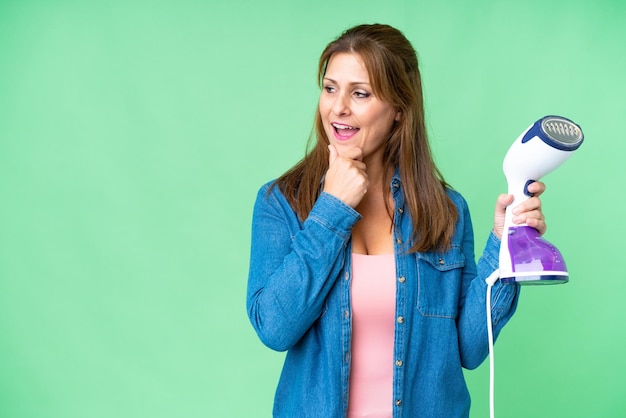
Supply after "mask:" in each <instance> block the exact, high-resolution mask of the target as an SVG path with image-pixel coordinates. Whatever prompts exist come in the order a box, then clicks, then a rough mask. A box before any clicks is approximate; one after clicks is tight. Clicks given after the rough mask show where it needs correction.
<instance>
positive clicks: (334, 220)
mask: <svg viewBox="0 0 626 418" xmlns="http://www.w3.org/2000/svg"><path fill="white" fill-rule="evenodd" d="M360 219H361V214H359V212H357V211H356V210H354V209H353V208H352V207H351V206H349V205H347V204H345V203H344V202H343V201H341V200H340V199H338V198H336V197H335V196H333V195H331V194H330V193H326V192H322V193H321V194H320V196H319V197H318V199H317V201H316V202H315V205H313V209H311V212H310V213H309V217H308V218H307V220H306V221H305V223H306V222H317V223H319V224H321V225H323V226H325V227H326V228H328V229H329V230H331V231H333V232H334V233H336V234H338V235H340V236H341V237H343V238H348V237H349V236H350V234H351V232H352V227H353V226H354V224H356V223H357V222H358V221H359V220H360Z"/></svg>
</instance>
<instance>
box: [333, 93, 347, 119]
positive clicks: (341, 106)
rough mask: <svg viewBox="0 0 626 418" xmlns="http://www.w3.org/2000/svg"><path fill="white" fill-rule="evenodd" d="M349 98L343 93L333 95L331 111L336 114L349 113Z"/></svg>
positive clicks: (343, 114)
mask: <svg viewBox="0 0 626 418" xmlns="http://www.w3.org/2000/svg"><path fill="white" fill-rule="evenodd" d="M349 99H350V98H349V97H348V96H347V95H345V94H344V93H339V94H337V95H336V96H335V101H334V102H333V107H332V111H333V113H334V114H335V115H337V116H345V115H348V114H350V100H349Z"/></svg>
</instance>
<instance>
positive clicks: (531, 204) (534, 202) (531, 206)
mask: <svg viewBox="0 0 626 418" xmlns="http://www.w3.org/2000/svg"><path fill="white" fill-rule="evenodd" d="M533 210H541V200H539V198H538V197H536V196H535V197H531V198H530V199H527V200H524V201H523V202H522V203H520V204H519V205H517V206H515V207H514V208H513V214H514V215H521V214H523V213H524V212H530V211H533Z"/></svg>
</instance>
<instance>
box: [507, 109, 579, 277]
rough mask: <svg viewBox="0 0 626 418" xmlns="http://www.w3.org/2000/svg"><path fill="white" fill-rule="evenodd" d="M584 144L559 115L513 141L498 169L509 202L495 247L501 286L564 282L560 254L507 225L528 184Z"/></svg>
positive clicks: (530, 232) (532, 232)
mask: <svg viewBox="0 0 626 418" xmlns="http://www.w3.org/2000/svg"><path fill="white" fill-rule="evenodd" d="M582 142H583V133H582V130H581V129H580V126H578V125H577V124H575V123H574V122H572V121H571V120H569V119H566V118H564V117H561V116H546V117H544V118H542V119H539V120H538V121H537V122H535V123H534V124H532V125H531V126H530V127H528V129H526V130H525V131H524V132H523V133H522V134H521V135H520V136H519V138H517V140H515V142H514V143H513V145H512V146H511V148H509V151H508V152H507V154H506V156H505V157H504V163H503V165H502V168H503V170H504V175H505V177H506V180H507V183H508V187H509V191H508V193H509V194H512V195H513V196H514V200H513V203H511V204H510V205H509V206H508V207H507V208H506V215H505V220H504V229H503V230H502V243H501V245H500V280H502V281H503V282H504V283H514V282H517V283H520V284H559V283H566V282H567V281H568V280H569V276H568V274H567V268H566V266H565V261H564V260H563V256H562V255H561V253H560V252H559V250H558V249H557V248H556V247H555V246H554V245H552V244H550V243H549V242H548V241H546V240H545V239H543V238H542V237H541V236H540V235H539V232H537V230H536V229H535V228H532V227H529V226H528V225H526V224H522V225H515V224H513V222H512V219H513V214H512V212H511V210H512V208H513V207H515V206H516V205H518V204H519V203H521V202H523V201H524V200H526V199H529V198H530V197H531V196H532V194H531V193H529V192H528V185H529V184H531V183H532V182H534V181H537V180H539V179H540V178H541V177H543V176H544V175H546V174H548V173H549V172H551V171H552V170H554V169H555V168H557V167H558V166H560V165H561V164H563V163H564V162H565V161H566V160H567V159H568V158H569V157H570V156H571V155H572V153H573V152H574V151H575V150H576V149H578V147H579V146H580V144H582Z"/></svg>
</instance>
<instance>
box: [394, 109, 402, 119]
mask: <svg viewBox="0 0 626 418" xmlns="http://www.w3.org/2000/svg"><path fill="white" fill-rule="evenodd" d="M400 119H402V112H401V111H399V110H398V111H397V112H396V117H395V118H394V120H395V121H396V122H400Z"/></svg>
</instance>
